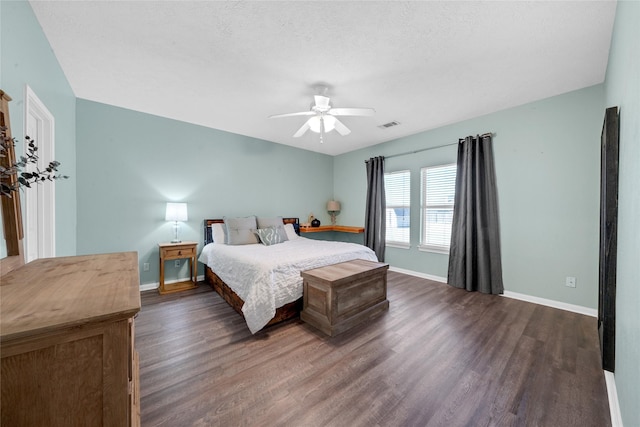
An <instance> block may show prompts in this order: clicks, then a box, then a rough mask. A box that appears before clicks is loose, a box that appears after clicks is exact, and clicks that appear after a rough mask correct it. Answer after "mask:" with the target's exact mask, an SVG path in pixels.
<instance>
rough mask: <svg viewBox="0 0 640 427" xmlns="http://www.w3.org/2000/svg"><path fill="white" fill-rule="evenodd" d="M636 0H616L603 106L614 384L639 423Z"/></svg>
mask: <svg viewBox="0 0 640 427" xmlns="http://www.w3.org/2000/svg"><path fill="white" fill-rule="evenodd" d="M639 22H640V2H636V1H619V2H618V6H617V10H616V21H615V27H614V32H613V38H612V42H611V50H610V52H609V65H608V68H607V79H606V82H605V88H606V106H607V107H613V106H619V107H620V181H619V187H618V190H619V195H618V203H619V204H618V209H619V210H618V221H619V222H618V267H617V295H616V372H615V379H616V388H617V391H618V399H619V402H620V410H621V412H622V421H623V424H624V425H625V426H640V286H639V285H638V278H639V277H640V262H639V261H640V190H639V188H638V185H639V184H640V26H639V25H638V23H639Z"/></svg>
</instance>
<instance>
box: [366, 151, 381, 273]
mask: <svg viewBox="0 0 640 427" xmlns="http://www.w3.org/2000/svg"><path fill="white" fill-rule="evenodd" d="M365 163H366V165H367V208H366V212H365V219H364V244H365V246H367V247H369V248H371V249H372V250H373V251H374V252H375V253H376V255H377V256H378V261H380V262H383V261H384V249H385V237H386V222H385V220H386V218H385V209H386V206H387V203H386V200H385V196H384V157H382V156H379V157H372V158H370V159H369V160H367V161H365Z"/></svg>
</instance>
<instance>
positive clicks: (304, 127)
mask: <svg viewBox="0 0 640 427" xmlns="http://www.w3.org/2000/svg"><path fill="white" fill-rule="evenodd" d="M310 121H311V119H309V120H307V121H306V122H304V124H303V125H302V127H301V128H300V129H298V132H296V133H294V134H293V137H294V138H298V137H301V136H302V135H304V134H305V132H306V131H308V130H309V122H310Z"/></svg>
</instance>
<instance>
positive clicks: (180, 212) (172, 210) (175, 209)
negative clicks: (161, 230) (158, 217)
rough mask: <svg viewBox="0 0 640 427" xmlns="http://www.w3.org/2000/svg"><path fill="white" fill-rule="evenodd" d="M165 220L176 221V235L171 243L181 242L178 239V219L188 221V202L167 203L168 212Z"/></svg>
mask: <svg viewBox="0 0 640 427" xmlns="http://www.w3.org/2000/svg"><path fill="white" fill-rule="evenodd" d="M164 219H165V221H174V223H175V224H174V226H175V228H176V237H175V239H173V240H172V241H171V243H180V242H181V240H180V239H178V221H186V220H187V219H189V218H188V217H187V204H186V203H167V212H166V214H165V217H164Z"/></svg>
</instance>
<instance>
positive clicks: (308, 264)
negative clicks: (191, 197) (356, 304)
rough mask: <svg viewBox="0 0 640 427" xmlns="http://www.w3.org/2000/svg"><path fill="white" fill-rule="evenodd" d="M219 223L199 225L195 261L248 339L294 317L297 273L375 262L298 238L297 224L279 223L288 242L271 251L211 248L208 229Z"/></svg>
mask: <svg viewBox="0 0 640 427" xmlns="http://www.w3.org/2000/svg"><path fill="white" fill-rule="evenodd" d="M223 223H224V221H223V220H222V219H206V220H205V221H204V236H205V239H204V244H205V246H204V248H203V250H202V253H201V254H200V257H199V261H200V262H201V263H203V264H204V265H205V266H206V268H205V277H206V280H207V282H209V284H210V285H211V286H212V287H213V289H214V290H215V291H216V292H217V293H219V294H220V295H221V296H222V297H223V298H224V299H225V300H226V301H227V302H228V303H229V304H230V305H231V306H232V307H233V308H234V309H235V310H236V311H237V312H238V313H240V314H241V315H242V316H243V317H244V318H245V321H246V322H247V326H248V327H249V330H250V331H251V332H252V333H256V332H258V331H259V330H261V329H263V328H264V327H265V326H268V325H272V324H274V323H278V322H281V321H283V320H287V319H290V318H292V317H296V316H298V315H299V313H300V310H301V308H302V277H301V276H300V272H301V271H303V270H308V269H312V268H317V267H323V266H325V265H331V264H335V263H338V262H344V261H349V260H353V259H366V260H370V261H377V258H376V255H375V253H374V252H373V251H372V250H371V249H369V248H367V247H365V246H363V245H359V244H355V243H345V242H329V241H322V240H314V239H308V238H304V237H300V236H299V227H298V225H299V221H298V218H283V223H284V224H290V225H288V226H287V228H288V229H289V230H288V236H289V239H288V240H287V241H285V242H282V243H280V244H275V245H270V246H266V245H263V244H260V243H257V244H245V245H226V244H220V243H219V242H218V243H216V242H214V240H215V239H214V237H213V234H214V233H212V225H214V224H223ZM214 227H215V226H214ZM217 227H220V226H219V225H218V226H217ZM291 230H295V232H292V231H291Z"/></svg>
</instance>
